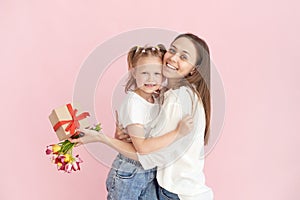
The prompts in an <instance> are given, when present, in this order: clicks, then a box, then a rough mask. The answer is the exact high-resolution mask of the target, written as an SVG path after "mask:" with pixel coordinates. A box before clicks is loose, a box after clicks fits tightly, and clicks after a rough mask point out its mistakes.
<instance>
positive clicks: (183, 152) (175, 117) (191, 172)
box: [138, 86, 213, 200]
mask: <svg viewBox="0 0 300 200" xmlns="http://www.w3.org/2000/svg"><path fill="white" fill-rule="evenodd" d="M185 115H192V116H193V123H194V128H193V130H192V131H191V133H189V134H188V135H187V136H185V137H183V138H181V139H179V140H177V141H175V142H174V143H172V144H171V145H169V146H168V147H166V148H164V149H161V150H159V151H156V152H154V153H151V154H147V155H141V154H138V157H139V161H140V163H141V164H142V166H143V167H144V169H150V168H153V167H155V166H157V167H158V169H157V181H158V183H159V185H160V186H161V187H163V188H165V189H166V190H168V191H170V192H173V193H175V194H178V196H179V197H180V199H187V200H196V199H197V200H200V199H201V200H202V199H203V200H211V199H213V193H212V190H211V189H210V188H209V187H207V186H206V185H205V176H204V173H203V167H204V131H205V111H204V107H203V104H202V103H201V102H199V101H198V97H197V95H196V94H195V93H194V92H193V91H192V90H191V89H190V88H188V87H185V86H182V87H180V88H178V89H174V90H173V89H170V90H168V91H167V92H166V93H165V95H164V103H163V105H162V106H161V108H160V113H159V115H158V117H157V118H156V119H155V120H154V121H153V123H152V125H151V131H150V137H157V136H160V135H163V134H165V133H168V132H170V131H172V130H174V129H175V128H176V126H177V124H178V122H179V121H180V120H181V119H182V118H183V117H184V116H185Z"/></svg>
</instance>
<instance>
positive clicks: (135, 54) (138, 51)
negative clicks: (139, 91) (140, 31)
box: [125, 44, 166, 92]
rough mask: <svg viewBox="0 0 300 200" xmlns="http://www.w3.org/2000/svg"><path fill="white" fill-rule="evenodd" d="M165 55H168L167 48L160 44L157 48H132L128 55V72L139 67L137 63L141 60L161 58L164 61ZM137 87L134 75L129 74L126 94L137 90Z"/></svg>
mask: <svg viewBox="0 0 300 200" xmlns="http://www.w3.org/2000/svg"><path fill="white" fill-rule="evenodd" d="M165 53H166V48H165V46H164V45H162V44H158V45H157V46H155V47H154V46H144V47H139V46H135V47H132V48H131V49H130V51H129V52H128V55H127V63H128V71H131V70H132V69H134V68H135V67H136V66H137V62H138V61H139V59H141V58H145V57H149V56H153V57H157V58H160V59H161V60H162V59H163V56H164V55H165ZM136 87H137V85H136V81H135V78H134V77H133V75H132V73H129V77H128V80H127V83H126V85H125V92H128V91H129V90H132V89H135V88H136Z"/></svg>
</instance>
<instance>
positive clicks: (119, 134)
mask: <svg viewBox="0 0 300 200" xmlns="http://www.w3.org/2000/svg"><path fill="white" fill-rule="evenodd" d="M115 138H116V139H118V140H122V141H124V142H131V138H130V136H129V135H128V134H127V133H126V132H125V129H124V128H123V126H122V125H121V124H120V123H119V117H118V112H117V111H116V130H115Z"/></svg>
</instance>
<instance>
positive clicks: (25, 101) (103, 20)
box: [0, 0, 300, 200]
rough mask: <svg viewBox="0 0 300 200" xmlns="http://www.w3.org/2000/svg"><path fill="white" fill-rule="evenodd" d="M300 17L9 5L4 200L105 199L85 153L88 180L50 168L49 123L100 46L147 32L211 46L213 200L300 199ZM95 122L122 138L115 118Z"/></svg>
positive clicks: (164, 5) (246, 10) (231, 9)
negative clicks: (216, 97)
mask: <svg viewBox="0 0 300 200" xmlns="http://www.w3.org/2000/svg"><path fill="white" fill-rule="evenodd" d="M298 8H299V2H298V1H296V0H288V1H283V0H275V1H270V0H266V1H260V0H252V1H237V0H229V1H196V0H195V1H178V2H177V1H174V0H172V1H169V0H166V1H163V2H161V1H157V0H154V1H151V2H149V3H145V2H144V1H137V0H135V1H133V0H131V1H115V0H113V1H105V2H104V1H96V0H94V1H93V0H87V1H78V0H75V1H74V0H73V1H69V0H64V1H57V0H56V1H34V0H29V1H16V0H10V1H8V0H0V44H1V45H0V66H1V73H0V83H1V107H2V112H1V120H0V121H1V127H2V131H1V132H2V134H1V135H2V140H1V145H0V150H1V151H0V152H1V157H0V163H1V164H0V177H1V180H0V199H1V200H17V199H26V200H27V199H28V200H29V199H30V200H40V199H43V200H51V199H54V198H55V199H66V198H68V199H74V200H79V199H101V200H102V199H105V197H106V190H105V178H106V174H107V172H108V168H107V167H106V166H103V165H102V164H101V163H99V162H98V161H97V160H95V159H94V158H93V157H92V156H91V155H90V154H89V153H88V152H87V151H86V150H85V148H83V147H80V148H77V149H76V150H75V151H76V152H77V153H78V154H79V155H80V156H81V157H82V158H83V160H84V163H83V164H82V170H81V171H80V172H76V173H72V174H64V173H60V172H58V171H57V170H56V169H55V166H54V165H52V164H51V163H50V161H49V158H48V157H47V156H46V155H45V154H44V150H45V146H46V145H48V144H51V143H53V142H56V136H55V134H54V133H53V131H52V129H51V126H50V123H49V121H48V115H49V113H50V111H51V109H52V108H54V107H56V106H58V105H62V104H64V103H67V102H70V101H71V99H72V94H73V89H74V83H75V80H76V77H77V74H78V73H79V70H80V66H81V64H82V63H83V61H84V60H85V59H86V58H87V56H88V55H89V53H90V52H91V51H92V50H93V49H94V48H95V47H96V46H97V45H99V44H101V43H102V42H104V41H106V40H107V39H109V38H111V37H113V36H114V35H117V34H120V33H121V32H124V31H129V30H133V29H137V28H143V27H158V28H163V29H170V30H174V31H178V32H186V31H188V32H192V33H195V34H197V35H199V36H200V37H203V38H205V40H206V41H207V42H208V44H209V46H210V49H211V52H212V59H213V61H214V63H215V64H216V66H217V68H218V70H219V72H220V74H221V76H222V79H223V83H224V87H225V93H226V119H225V123H224V127H223V132H222V136H221V138H220V140H219V142H218V144H217V145H216V147H215V149H214V150H213V151H212V152H211V153H210V154H209V156H208V157H207V158H206V167H205V173H206V177H207V184H208V185H209V186H211V187H212V188H213V190H214V193H215V199H216V200H254V199H264V200H265V199H268V200H283V199H284V200H285V199H288V200H297V199H300V193H299V186H300V173H299V169H300V157H299V155H298V152H297V150H298V148H297V147H299V145H300V142H299V139H300V137H299V127H298V125H297V124H298V123H297V122H299V113H300V105H299V102H300V91H299V83H300V82H299V79H297V78H298V76H299V74H300V68H299V66H300V61H299V48H300V40H299V35H300V28H299V27H300V26H299V25H300V21H299V18H300V14H299V12H298ZM145 37H147V36H146V35H145ZM148 37H151V36H150V35H149V36H148ZM124 61H125V60H124ZM119 64H120V65H124V66H120V67H123V68H122V70H126V64H125V63H122V62H119ZM111 73H112V74H115V75H118V73H119V71H115V72H114V71H111ZM112 81H115V80H113V79H107V82H108V84H112V83H113V82H112ZM100 84H102V83H100ZM99 98H101V96H97V98H96V99H99ZM96 108H98V106H96ZM97 117H98V118H99V120H100V121H101V120H102V121H103V127H104V128H105V129H106V130H107V132H111V131H112V130H113V128H112V127H111V126H112V124H113V123H114V120H113V116H112V115H108V116H103V115H101V112H100V111H99V112H98V113H97Z"/></svg>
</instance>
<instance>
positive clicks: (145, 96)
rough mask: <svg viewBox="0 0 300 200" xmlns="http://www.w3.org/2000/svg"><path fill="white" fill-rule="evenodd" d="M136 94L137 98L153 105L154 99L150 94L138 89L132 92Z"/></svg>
mask: <svg viewBox="0 0 300 200" xmlns="http://www.w3.org/2000/svg"><path fill="white" fill-rule="evenodd" d="M134 92H135V93H136V94H138V95H139V96H141V97H142V98H143V99H145V100H146V101H148V102H149V103H154V99H153V96H152V94H151V93H150V94H149V93H146V92H144V91H142V90H140V89H136V90H135V91H134Z"/></svg>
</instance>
